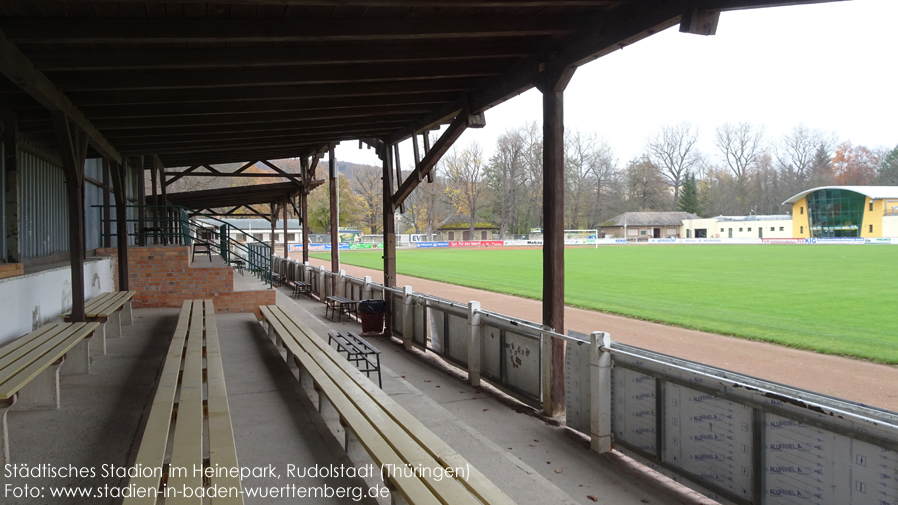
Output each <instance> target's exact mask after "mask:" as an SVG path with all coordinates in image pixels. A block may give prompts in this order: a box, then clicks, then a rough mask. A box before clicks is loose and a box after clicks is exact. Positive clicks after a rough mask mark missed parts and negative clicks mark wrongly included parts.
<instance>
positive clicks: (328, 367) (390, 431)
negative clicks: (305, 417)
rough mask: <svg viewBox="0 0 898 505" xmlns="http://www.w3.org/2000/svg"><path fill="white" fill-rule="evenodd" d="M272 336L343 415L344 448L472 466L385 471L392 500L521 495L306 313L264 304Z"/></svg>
mask: <svg viewBox="0 0 898 505" xmlns="http://www.w3.org/2000/svg"><path fill="white" fill-rule="evenodd" d="M260 309H261V311H262V316H263V324H264V325H265V326H267V329H268V334H269V336H273V337H274V338H275V339H276V341H277V342H278V343H279V344H280V345H281V346H283V347H284V348H285V349H286V351H287V363H288V364H290V365H291V368H293V367H294V366H295V367H298V368H299V370H298V372H299V380H300V383H301V385H302V386H303V387H304V388H306V389H310V388H314V390H316V391H318V409H319V412H321V414H322V417H324V418H325V419H326V418H327V417H328V414H330V413H335V414H336V415H337V416H339V419H340V423H341V424H342V425H343V426H344V427H345V434H344V435H345V436H344V448H345V449H346V452H347V455H348V456H349V458H350V459H351V460H353V461H354V462H356V463H364V462H365V461H364V460H363V459H360V458H364V457H365V456H366V455H367V456H368V457H370V459H371V460H373V461H374V463H375V464H376V465H377V466H379V467H381V468H383V465H384V464H393V465H397V466H405V465H407V464H412V465H413V466H415V467H417V466H418V465H419V464H420V465H422V467H429V468H432V469H437V468H440V469H446V468H468V471H469V475H468V476H467V479H455V478H444V479H442V480H436V479H434V478H429V477H427V476H420V478H418V476H403V475H399V476H397V475H392V476H389V477H388V478H385V479H384V480H385V483H386V485H387V488H388V489H389V490H390V492H391V500H392V502H393V504H405V503H414V504H429V503H434V504H437V503H452V504H453V505H455V504H459V505H464V504H478V505H479V504H483V503H486V504H497V505H498V504H502V505H511V504H513V503H514V502H513V501H512V500H511V499H510V498H509V497H508V496H507V495H506V494H505V493H504V492H503V491H502V490H501V489H499V488H498V487H497V486H496V485H495V484H493V483H492V482H491V481H490V480H488V479H487V478H486V477H485V476H484V475H483V474H481V473H480V472H479V471H477V470H476V469H475V468H473V467H471V466H470V465H469V464H468V462H467V461H466V460H465V459H464V458H462V457H461V456H460V455H459V454H458V453H457V452H455V451H454V450H453V449H452V448H451V447H449V445H447V444H446V443H445V442H443V441H442V440H441V439H440V438H439V437H437V436H436V435H435V434H434V433H433V432H431V431H430V430H429V429H428V428H427V427H425V426H424V425H423V424H422V423H421V422H420V421H419V420H418V419H417V418H415V417H414V416H412V415H411V414H410V413H409V412H408V411H406V410H405V409H403V408H402V407H401V406H400V405H399V404H398V403H396V401H395V400H393V399H392V398H390V397H389V395H387V394H386V393H384V392H383V391H382V390H381V389H380V388H378V387H377V386H376V385H375V384H374V383H373V382H371V381H370V380H369V379H368V378H367V377H365V375H364V374H363V373H362V372H360V371H359V370H357V369H356V368H355V366H353V365H352V364H351V363H349V362H348V361H346V360H345V359H344V358H343V357H342V356H340V355H339V354H338V353H337V351H336V350H335V349H334V348H332V347H330V346H329V345H328V344H327V343H325V341H324V340H323V339H322V338H321V337H319V336H318V335H317V334H315V333H314V332H313V331H312V330H311V329H310V328H309V327H308V326H307V325H306V324H305V323H303V322H302V321H301V320H300V319H298V318H296V317H294V316H291V315H289V314H287V313H286V312H284V311H283V309H282V308H281V307H278V306H276V305H267V306H262V307H260Z"/></svg>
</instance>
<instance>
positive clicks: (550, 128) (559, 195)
mask: <svg viewBox="0 0 898 505" xmlns="http://www.w3.org/2000/svg"><path fill="white" fill-rule="evenodd" d="M572 73H573V72H572V71H568V72H564V73H561V74H555V75H551V74H550V75H547V76H546V81H545V82H544V83H543V85H542V86H541V88H542V89H541V91H542V92H543V228H544V229H543V326H545V327H547V328H551V329H553V330H554V331H555V332H557V333H564V88H565V87H566V86H567V83H568V82H569V81H570V78H571V75H572ZM564 351H565V343H564V341H563V340H560V339H556V338H552V339H551V341H550V343H549V349H548V352H550V353H551V370H550V372H549V381H550V383H549V387H548V388H547V389H544V394H543V411H544V412H545V413H546V415H549V416H553V417H554V416H561V415H562V414H564V409H565V403H564ZM546 393H548V394H546Z"/></svg>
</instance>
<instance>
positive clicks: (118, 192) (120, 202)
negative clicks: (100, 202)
mask: <svg viewBox="0 0 898 505" xmlns="http://www.w3.org/2000/svg"><path fill="white" fill-rule="evenodd" d="M109 169H110V173H111V175H112V191H113V193H114V194H115V236H116V244H117V245H116V247H118V289H119V291H128V286H129V279H128V275H129V273H128V200H127V197H126V196H125V194H126V192H125V169H124V167H123V166H121V165H119V164H118V163H115V162H113V161H110V162H109Z"/></svg>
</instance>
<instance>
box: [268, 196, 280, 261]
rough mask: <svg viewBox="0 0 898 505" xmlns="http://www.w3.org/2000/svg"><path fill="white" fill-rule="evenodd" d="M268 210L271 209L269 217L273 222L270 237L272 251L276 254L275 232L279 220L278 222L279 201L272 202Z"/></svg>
mask: <svg viewBox="0 0 898 505" xmlns="http://www.w3.org/2000/svg"><path fill="white" fill-rule="evenodd" d="M268 211H269V217H270V218H271V223H270V224H271V237H270V239H271V252H272V254H274V232H275V230H276V229H277V222H278V203H277V202H271V204H270V205H269V209H268Z"/></svg>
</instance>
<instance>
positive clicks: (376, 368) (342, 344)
mask: <svg viewBox="0 0 898 505" xmlns="http://www.w3.org/2000/svg"><path fill="white" fill-rule="evenodd" d="M334 342H336V343H337V352H338V353H341V352H345V353H346V361H348V362H350V363H352V364H354V365H355V366H356V367H357V368H358V369H359V371H360V372H364V374H365V376H366V377H368V378H369V379H370V378H371V372H377V387H379V388H381V389H383V381H382V380H381V377H380V351H378V350H377V349H375V348H374V346H373V345H371V344H369V343H368V342H365V341H364V340H362V338H361V337H359V336H358V335H356V334H355V333H353V332H351V331H349V332H346V335H344V334H342V333H339V332H337V331H334V330H331V331H329V332H327V345H331V344H332V343H334ZM372 358H373V360H372ZM362 363H364V366H365V368H362V367H361V366H360V364H362Z"/></svg>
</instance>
